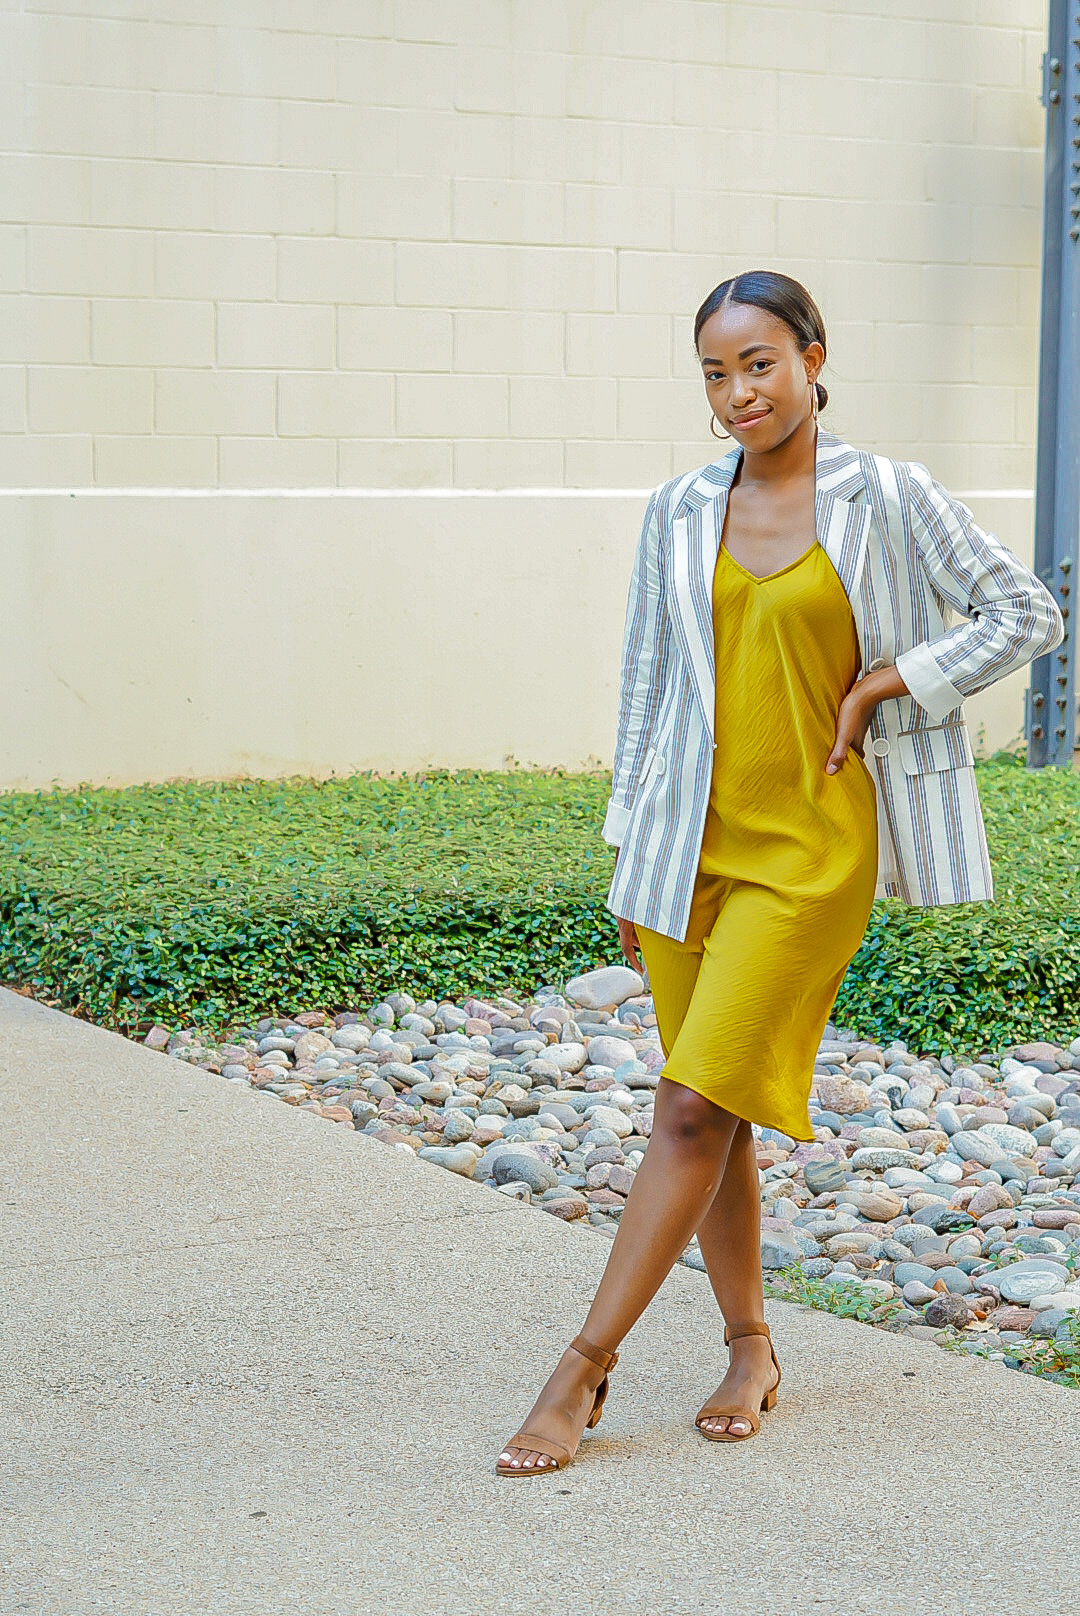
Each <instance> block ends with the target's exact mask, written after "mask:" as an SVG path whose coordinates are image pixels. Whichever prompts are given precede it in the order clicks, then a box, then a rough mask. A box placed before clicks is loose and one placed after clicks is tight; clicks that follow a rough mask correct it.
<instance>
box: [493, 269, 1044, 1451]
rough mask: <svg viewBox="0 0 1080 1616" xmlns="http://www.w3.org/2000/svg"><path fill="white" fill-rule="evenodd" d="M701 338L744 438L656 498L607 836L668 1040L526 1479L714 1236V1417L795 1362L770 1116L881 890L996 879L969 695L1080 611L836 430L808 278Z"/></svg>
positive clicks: (717, 301) (737, 1435) (969, 892)
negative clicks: (782, 1359) (761, 1140)
mask: <svg viewBox="0 0 1080 1616" xmlns="http://www.w3.org/2000/svg"><path fill="white" fill-rule="evenodd" d="M694 337H695V343H696V346H697V352H698V358H699V360H700V362H701V367H702V375H703V378H704V383H705V393H706V397H707V399H708V403H709V407H710V410H711V411H712V421H711V422H710V426H711V428H712V430H713V431H714V434H716V435H719V436H721V437H723V436H727V435H730V436H731V437H732V438H733V439H734V440H735V443H736V445H737V447H736V448H735V449H733V450H732V451H731V453H729V454H728V455H727V456H726V458H724V459H723V460H721V461H719V462H716V463H714V464H711V465H708V466H705V467H703V468H701V469H700V470H699V471H696V472H692V473H689V474H688V475H686V476H682V477H677V478H674V479H673V480H672V481H670V482H667V483H665V484H664V485H663V486H662V487H660V488H658V489H657V490H656V491H655V493H654V494H653V496H652V498H651V499H650V501H649V505H648V508H647V511H646V514H645V521H644V524H643V528H642V534H641V539H640V542H639V545H638V552H637V558H636V562H635V566H634V572H633V577H632V581H631V586H630V596H629V602H628V607H627V616H626V634H625V640H624V646H623V658H622V680H621V691H620V702H619V725H618V735H617V740H616V747H615V760H614V769H613V776H612V792H611V800H610V803H609V805H608V811H607V817H606V819H605V822H604V831H603V834H604V837H605V839H606V840H608V841H609V842H611V843H612V844H613V845H615V846H617V847H618V849H619V853H618V858H617V861H616V867H615V874H614V876H613V878H612V882H611V887H610V890H609V893H608V906H609V908H610V909H611V910H612V912H613V913H614V914H615V915H616V916H617V917H618V923H619V938H620V942H621V944H622V949H623V953H624V954H625V956H626V958H627V959H628V960H629V961H630V963H631V964H633V965H634V966H635V968H637V969H640V968H641V956H644V960H645V964H646V967H647V969H648V973H649V978H650V982H651V986H652V991H653V997H654V1003H655V1008H656V1016H657V1021H658V1027H659V1034H660V1041H661V1045H662V1047H663V1050H664V1054H665V1058H666V1064H665V1066H664V1071H663V1076H662V1077H661V1079H660V1082H659V1084H658V1086H657V1091H656V1105H655V1111H654V1118H653V1129H652V1136H651V1138H650V1141H649V1147H648V1149H647V1151H646V1152H645V1154H644V1157H643V1159H642V1163H641V1167H640V1169H639V1171H638V1173H637V1176H636V1178H635V1180H634V1184H633V1187H632V1189H631V1191H630V1194H629V1195H628V1197H627V1200H626V1205H625V1208H624V1210H623V1214H622V1218H621V1220H620V1223H619V1228H618V1231H617V1234H616V1237H615V1240H614V1242H613V1244H612V1248H611V1253H610V1256H609V1258H608V1262H607V1266H606V1268H605V1270H604V1274H603V1277H602V1279H601V1281H600V1285H599V1288H598V1290H597V1292H596V1297H595V1299H594V1301H593V1303H592V1306H591V1308H590V1309H589V1313H588V1317H587V1318H586V1320H585V1324H584V1329H583V1332H582V1334H581V1335H579V1336H577V1337H575V1340H574V1342H573V1343H571V1346H570V1347H569V1348H567V1350H566V1352H565V1353H564V1354H563V1356H562V1358H561V1360H560V1361H559V1363H558V1365H557V1366H556V1368H555V1370H554V1372H553V1374H552V1375H551V1376H550V1378H549V1379H548V1381H547V1383H546V1385H545V1386H544V1388H543V1390H542V1391H541V1393H540V1396H539V1397H538V1399H537V1401H536V1403H535V1404H534V1406H533V1409H532V1411H531V1413H530V1414H529V1416H528V1418H527V1420H526V1421H525V1425H524V1427H523V1428H522V1430H521V1431H519V1432H518V1433H517V1435H516V1436H515V1437H513V1438H512V1439H511V1441H510V1443H509V1444H508V1445H507V1446H506V1448H504V1449H503V1452H502V1453H501V1454H500V1456H499V1458H498V1460H497V1463H496V1469H497V1471H498V1472H499V1474H501V1475H535V1474H542V1473H544V1472H545V1471H549V1470H557V1469H560V1468H562V1467H563V1466H564V1465H565V1464H567V1463H568V1462H569V1461H570V1459H572V1457H573V1455H574V1453H575V1452H576V1450H577V1447H578V1444H579V1442H580V1440H581V1435H582V1431H583V1429H584V1428H585V1426H586V1425H589V1426H591V1425H594V1424H595V1423H596V1421H597V1420H598V1419H599V1417H600V1410H601V1407H602V1404H603V1401H604V1398H605V1396H606V1394H607V1371H608V1370H609V1369H611V1368H612V1367H613V1366H614V1364H615V1362H616V1360H617V1357H618V1353H617V1350H616V1349H617V1348H618V1345H619V1343H620V1342H621V1341H622V1339H623V1337H624V1336H625V1334H626V1332H627V1331H628V1330H629V1329H630V1328H631V1326H632V1325H633V1324H634V1322H635V1320H636V1319H637V1318H639V1317H640V1315H641V1313H642V1311H643V1310H644V1308H645V1307H646V1306H647V1304H648V1303H649V1301H650V1300H651V1298H652V1297H653V1296H654V1295H655V1293H656V1291H657V1290H658V1289H659V1287H660V1285H661V1283H662V1281H663V1279H664V1277H665V1275H666V1274H667V1273H668V1271H669V1269H670V1268H671V1266H672V1264H673V1263H674V1262H675V1261H676V1260H677V1259H678V1258H679V1257H680V1256H681V1254H682V1253H683V1251H684V1250H685V1249H686V1246H687V1243H688V1241H689V1240H690V1238H691V1236H692V1235H694V1234H696V1235H697V1237H698V1242H699V1245H700V1248H701V1254H702V1257H703V1259H704V1262H705V1266H706V1269H707V1270H708V1275H709V1279H710V1282H711V1284H712V1288H713V1291H714V1292H715V1295H716V1299H717V1302H718V1303H719V1305H720V1309H721V1312H722V1313H723V1315H724V1317H725V1319H726V1320H727V1324H726V1327H725V1330H724V1340H725V1343H730V1347H731V1352H730V1362H729V1368H728V1372H727V1374H726V1375H725V1376H724V1379H723V1381H722V1382H721V1384H720V1386H719V1388H718V1389H717V1391H716V1392H715V1393H714V1395H713V1396H712V1397H711V1398H710V1399H709V1400H708V1401H707V1402H706V1403H705V1405H704V1406H703V1408H702V1409H701V1410H700V1411H699V1413H698V1416H697V1422H696V1423H697V1427H698V1429H699V1430H700V1431H701V1433H702V1435H703V1436H705V1437H707V1438H708V1439H710V1440H714V1441H715V1440H719V1441H728V1442H732V1441H743V1440H745V1439H746V1438H747V1437H749V1436H752V1435H753V1434H754V1433H755V1432H756V1431H757V1430H758V1427H759V1420H758V1414H759V1412H761V1411H764V1410H766V1409H769V1408H771V1407H772V1406H773V1404H774V1403H775V1401H776V1388H777V1386H778V1384H779V1380H780V1366H779V1363H778V1362H777V1359H776V1354H775V1352H774V1350H773V1346H772V1341H771V1338H770V1336H769V1330H768V1326H767V1325H766V1323H765V1319H764V1301H763V1294H762V1278H761V1255H760V1195H759V1184H758V1173H757V1163H756V1156H755V1149H754V1140H753V1135H752V1132H751V1123H753V1122H757V1123H761V1124H765V1125H768V1126H770V1127H775V1128H780V1129H782V1130H783V1131H784V1132H786V1133H788V1134H790V1135H792V1136H793V1137H794V1138H797V1139H803V1140H809V1139H812V1138H813V1131H812V1128H811V1124H810V1118H809V1113H808V1109H807V1101H808V1097H809V1092H810V1084H811V1078H812V1073H813V1066H814V1058H815V1055H816V1052H817V1049H818V1045H819V1042H820V1039H821V1035H822V1032H823V1031H824V1027H825V1023H826V1021H827V1020H828V1016H829V1012H830V1010H831V1008H832V1005H833V1001H834V999H835V995H836V992H837V990H838V988H839V986H840V982H841V980H842V978H843V975H844V972H845V970H846V968H847V965H848V963H849V961H850V960H851V958H852V956H853V955H854V953H855V952H856V950H857V948H858V946H859V943H860V941H861V939H862V936H863V932H864V930H865V927H866V922H867V920H868V918H869V915H870V908H871V904H872V902H873V899H874V897H875V894H880V895H882V896H886V895H895V896H899V897H902V898H904V899H906V901H908V902H909V903H917V904H934V903H960V902H970V901H974V900H980V899H981V900H985V899H990V898H992V896H993V886H992V880H991V873H990V864H989V859H988V856H987V851H986V839H985V834H984V831H983V824H982V816H981V813H980V810H979V799H978V793H977V791H976V787H975V777H974V770H973V768H972V753H971V747H970V743H969V740H968V735H967V729H966V726H965V724H964V719H963V710H962V702H963V700H964V698H965V697H967V696H970V695H972V694H974V693H975V692H976V691H977V690H981V689H983V688H984V687H985V686H986V685H988V684H991V683H992V682H993V681H994V680H996V679H1000V678H1001V677H1002V676H1003V675H1004V674H1006V673H1010V672H1012V671H1013V670H1014V669H1016V668H1019V667H1021V666H1022V665H1023V664H1024V663H1025V662H1028V661H1030V660H1031V659H1032V658H1033V657H1036V656H1039V655H1041V654H1042V653H1044V652H1046V651H1049V650H1051V649H1052V648H1053V647H1054V646H1055V645H1057V644H1058V643H1059V642H1060V641H1061V640H1062V638H1063V635H1064V628H1063V623H1062V617H1061V613H1060V611H1059V609H1058V607H1057V604H1056V603H1055V601H1054V599H1053V597H1052V596H1051V595H1050V593H1049V592H1048V590H1047V589H1045V588H1044V586H1043V585H1042V584H1041V583H1040V582H1039V580H1038V579H1037V578H1036V577H1035V576H1034V575H1033V574H1032V573H1031V572H1030V571H1029V570H1028V568H1027V567H1025V566H1023V565H1022V564H1021V562H1020V561H1018V560H1017V558H1016V557H1015V556H1014V555H1012V554H1011V552H1010V551H1008V550H1007V549H1006V548H1005V547H1004V546H1003V545H1001V544H1000V543H999V542H998V541H997V539H996V538H994V537H993V535H991V534H988V533H985V532H984V531H983V530H982V529H981V528H979V527H978V526H977V525H976V523H975V521H974V519H973V517H972V515H971V512H970V511H969V510H968V509H967V507H966V506H964V505H962V504H960V503H959V502H958V501H957V500H955V499H953V498H952V497H951V496H950V495H949V494H947V493H946V492H945V490H944V489H943V488H941V487H940V485H939V484H937V483H936V482H935V481H934V480H933V478H932V477H931V475H930V473H929V472H928V471H927V470H926V468H925V467H924V466H921V465H919V464H916V463H909V462H897V461H892V460H889V459H887V458H886V457H884V456H879V455H870V454H866V453H862V452H859V451H857V450H855V449H853V448H851V447H850V445H848V444H846V443H844V442H842V441H841V440H840V439H839V438H835V437H832V436H831V435H828V434H826V433H824V432H819V429H818V424H817V418H818V411H819V410H820V409H822V408H824V406H825V404H826V402H827V394H826V392H825V388H824V387H823V386H822V384H821V382H820V381H819V380H818V375H819V372H820V370H821V367H822V365H823V363H824V360H825V352H826V342H825V329H824V325H823V323H822V319H821V315H820V313H819V311H818V309H817V307H816V305H815V303H814V301H813V299H812V298H811V296H810V294H809V293H808V292H807V291H806V289H805V288H804V287H802V286H801V285H800V284H799V283H798V282H797V281H794V280H791V279H790V278H789V277H788V276H786V275H780V274H776V273H773V272H771V271H754V272H751V273H748V274H744V275H738V276H736V277H734V278H733V279H731V280H727V281H724V282H723V283H722V284H721V285H720V286H718V287H717V288H716V289H715V290H714V291H713V292H712V293H710V295H709V297H708V298H706V300H705V302H704V303H703V304H702V306H701V308H700V309H699V310H698V313H697V318H696V320H695V324H694ZM950 606H951V607H953V608H955V609H956V611H957V612H959V613H961V614H962V616H963V618H964V620H963V621H962V622H959V623H957V624H956V625H955V626H954V627H952V628H949V627H948V626H947V613H948V608H949V607H950ZM868 735H869V737H870V755H869V759H868V758H867V755H866V752H865V749H864V742H865V741H866V738H867V736H868Z"/></svg>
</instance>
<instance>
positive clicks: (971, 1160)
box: [145, 966, 1080, 1363]
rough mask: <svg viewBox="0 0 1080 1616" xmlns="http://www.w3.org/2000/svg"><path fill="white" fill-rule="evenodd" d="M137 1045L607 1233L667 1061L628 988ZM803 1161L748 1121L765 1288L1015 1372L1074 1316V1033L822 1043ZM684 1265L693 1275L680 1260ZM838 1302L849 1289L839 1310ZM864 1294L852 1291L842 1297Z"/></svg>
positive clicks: (410, 1007) (697, 1262) (1079, 1068)
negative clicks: (823, 1287) (928, 1049)
mask: <svg viewBox="0 0 1080 1616" xmlns="http://www.w3.org/2000/svg"><path fill="white" fill-rule="evenodd" d="M145 1042H146V1043H147V1044H148V1045H150V1047H152V1048H157V1049H161V1050H164V1051H165V1052H166V1053H168V1054H170V1055H172V1056H174V1057H175V1058H177V1059H180V1060H184V1061H187V1062H190V1063H192V1064H194V1065H197V1066H201V1067H203V1068H205V1069H207V1070H209V1071H213V1072H220V1074H221V1075H222V1076H223V1077H224V1078H225V1079H226V1080H228V1081H232V1082H237V1083H244V1084H246V1085H250V1086H251V1087H252V1088H254V1089H256V1090H258V1091H259V1092H261V1093H264V1094H267V1095H270V1096H276V1097H277V1098H278V1099H280V1100H283V1101H284V1102H285V1103H286V1104H287V1105H295V1106H298V1107H300V1108H301V1109H303V1110H308V1111H314V1112H315V1113H316V1115H318V1116H320V1117H324V1118H326V1119H327V1121H329V1122H331V1123H334V1124H336V1125H338V1126H340V1127H347V1128H350V1129H354V1130H358V1131H360V1132H361V1133H364V1134H366V1135H367V1136H368V1137H370V1138H372V1139H375V1140H378V1141H380V1142H381V1143H383V1144H385V1145H388V1146H390V1147H391V1148H395V1149H399V1150H404V1151H408V1152H409V1153H410V1154H412V1153H415V1154H416V1155H417V1156H418V1157H419V1159H420V1160H421V1161H425V1162H428V1163H431V1164H433V1165H437V1166H439V1167H442V1168H444V1169H446V1170H448V1171H450V1172H454V1173H459V1174H461V1175H463V1176H464V1177H466V1178H471V1179H473V1180H475V1181H476V1182H478V1183H482V1184H484V1185H486V1186H487V1187H488V1188H490V1189H493V1190H495V1191H496V1192H497V1193H499V1194H503V1195H509V1196H513V1197H514V1198H516V1199H519V1200H523V1201H531V1202H532V1203H533V1204H534V1205H536V1206H538V1207H539V1209H540V1210H541V1211H543V1212H546V1213H548V1214H549V1215H551V1216H553V1217H558V1218H562V1219H564V1220H566V1221H578V1220H582V1221H585V1222H587V1223H589V1224H591V1225H593V1226H595V1227H596V1228H597V1229H598V1230H600V1231H601V1232H603V1233H606V1234H609V1235H610V1234H613V1233H614V1232H615V1229H616V1227H617V1222H618V1218H619V1215H620V1213H621V1211H622V1208H623V1205H624V1204H625V1200H626V1196H627V1194H628V1193H629V1191H630V1187H631V1185H632V1184H633V1181H634V1174H635V1172H636V1171H637V1168H638V1166H639V1165H640V1162H641V1158H642V1156H643V1155H644V1153H645V1151H646V1149H647V1148H648V1142H649V1135H650V1132H651V1130H652V1108H653V1099H654V1092H655V1089H656V1085H657V1083H658V1081H659V1079H660V1076H661V1074H662V1070H663V1065H664V1056H663V1052H662V1050H661V1048H660V1042H659V1037H658V1034H657V1030H656V1017H655V1015H654V1014H653V1008H652V998H651V995H649V994H648V993H646V992H645V991H644V983H643V981H642V978H641V977H640V976H639V975H638V974H637V972H635V971H632V970H630V969H629V968H628V967H625V966H606V967H602V968H601V969H599V970H596V971H590V972H588V973H586V974H585V975H583V976H580V977H576V978H575V979H574V980H573V981H570V982H568V983H567V984H566V985H565V988H564V989H563V991H562V992H559V991H557V990H556V989H555V988H553V987H540V988H538V989H537V990H536V992H535V993H534V994H533V995H532V996H531V997H530V998H528V999H522V1000H515V999H510V998H506V997H501V996H500V997H495V998H491V999H481V998H476V997H470V998H466V999H464V1000H463V1001H462V1002H461V1003H455V1002H453V1001H451V1000H448V999H444V1000H435V999H426V1000H422V1001H419V1002H418V1001H417V1000H415V999H414V998H412V997H411V996H410V995H409V994H408V993H392V994H388V995H387V997H386V998H385V999H384V1000H382V1001H380V1002H379V1003H377V1004H375V1005H373V1006H372V1007H371V1008H370V1009H369V1010H367V1011H347V1012H343V1013H339V1014H336V1015H330V1014H326V1013H324V1012H322V1011H319V1010H313V1011H309V1012H305V1013H302V1014H298V1015H296V1016H294V1017H292V1018H289V1017H266V1018H265V1019H263V1020H260V1021H259V1022H258V1023H257V1024H256V1025H255V1026H253V1027H251V1028H249V1029H244V1030H243V1032H239V1033H237V1034H236V1035H235V1037H234V1041H232V1042H230V1043H225V1044H216V1043H212V1042H209V1041H207V1040H204V1039H203V1038H202V1037H201V1036H200V1034H199V1033H198V1031H197V1030H196V1029H194V1028H188V1029H185V1030H182V1031H177V1032H173V1033H170V1032H169V1030H168V1029H167V1028H165V1027H160V1026H159V1027H154V1028H153V1029H152V1030H151V1032H150V1033H149V1034H148V1035H147V1037H146V1039H145ZM810 1116H811V1121H812V1124H813V1131H814V1141H813V1143H808V1142H798V1141H796V1140H794V1139H791V1138H789V1137H787V1136H786V1135H784V1134H779V1133H777V1132H775V1131H774V1130H771V1129H768V1128H764V1129H763V1128H759V1127H758V1126H756V1125H755V1128H754V1133H755V1138H756V1143H757V1155H758V1168H759V1175H760V1180H761V1202H762V1208H761V1210H762V1219H761V1224H762V1232H761V1255H762V1263H763V1266H764V1267H765V1269H766V1270H773V1271H777V1272H776V1273H775V1277H776V1278H777V1279H780V1280H782V1277H783V1271H784V1270H788V1269H792V1268H793V1267H795V1266H796V1265H798V1271H799V1272H800V1273H801V1274H802V1275H805V1276H807V1277H809V1278H811V1279H816V1280H828V1281H831V1282H836V1281H840V1280H843V1281H845V1282H847V1284H848V1285H849V1286H854V1287H861V1288H862V1289H863V1290H866V1291H867V1292H868V1293H869V1294H870V1298H871V1299H872V1300H873V1301H874V1302H875V1303H880V1304H891V1305H888V1306H881V1307H880V1310H879V1313H880V1316H879V1317H878V1319H877V1320H876V1322H879V1323H882V1324H884V1325H885V1326H886V1327H888V1328H890V1329H901V1330H910V1331H911V1332H913V1333H915V1334H918V1335H925V1336H929V1337H939V1336H941V1333H942V1332H944V1337H943V1338H944V1339H949V1340H952V1341H955V1342H958V1343H959V1344H960V1345H962V1346H966V1347H968V1348H969V1350H978V1351H983V1350H989V1352H990V1355H991V1356H993V1357H995V1358H1000V1359H1003V1360H1004V1361H1005V1362H1006V1363H1009V1362H1010V1361H1012V1362H1015V1361H1016V1360H1015V1359H1012V1358H1011V1357H1010V1351H1011V1350H1015V1348H1014V1347H1013V1344H1014V1343H1017V1342H1022V1341H1025V1340H1028V1339H1036V1340H1037V1339H1042V1340H1047V1341H1049V1340H1050V1339H1051V1338H1052V1337H1054V1336H1055V1335H1056V1336H1057V1337H1058V1338H1059V1339H1063V1338H1065V1337H1066V1335H1067V1334H1068V1331H1069V1328H1070V1318H1071V1315H1073V1314H1075V1313H1077V1312H1078V1311H1080V1038H1077V1039H1075V1040H1074V1041H1073V1042H1072V1043H1071V1044H1070V1045H1068V1046H1067V1047H1061V1046H1059V1045H1056V1044H1049V1043H1030V1044H1023V1045H1020V1046H1018V1047H1013V1048H1011V1049H1008V1050H1001V1051H983V1052H982V1053H981V1055H980V1058H979V1059H978V1060H975V1061H973V1062H971V1063H970V1064H968V1065H962V1064H960V1063H959V1062H958V1061H956V1060H954V1059H953V1058H952V1057H951V1056H949V1055H943V1056H941V1057H940V1058H939V1057H937V1056H933V1055H927V1056H919V1055H915V1054H912V1053H911V1052H909V1051H908V1049H907V1048H906V1047H905V1046H904V1044H903V1043H900V1042H898V1041H897V1042H893V1043H890V1044H888V1045H886V1046H884V1047H882V1046H879V1045H877V1044H873V1043H868V1042H867V1041H865V1040H862V1039H859V1038H856V1037H854V1036H851V1035H847V1034H845V1033H843V1032H842V1031H840V1030H838V1029H837V1028H835V1027H833V1026H831V1025H830V1026H829V1027H827V1028H826V1032H825V1037H824V1039H823V1041H822V1043H821V1047H820V1050H819V1054H818V1060H817V1064H816V1067H815V1072H814V1079H813V1086H812V1089H811V1100H810ZM682 1260H683V1261H684V1262H685V1263H688V1264H689V1265H690V1266H692V1267H696V1268H702V1267H703V1266H704V1265H703V1263H702V1259H701V1255H700V1253H699V1251H698V1249H697V1242H696V1240H695V1241H692V1242H691V1244H690V1246H689V1247H688V1248H687V1250H686V1252H685V1253H684V1256H683V1258H682ZM849 1294H850V1293H849ZM855 1294H856V1295H857V1294H858V1293H857V1292H856V1293H855Z"/></svg>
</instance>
